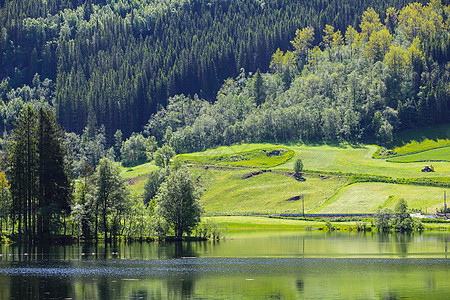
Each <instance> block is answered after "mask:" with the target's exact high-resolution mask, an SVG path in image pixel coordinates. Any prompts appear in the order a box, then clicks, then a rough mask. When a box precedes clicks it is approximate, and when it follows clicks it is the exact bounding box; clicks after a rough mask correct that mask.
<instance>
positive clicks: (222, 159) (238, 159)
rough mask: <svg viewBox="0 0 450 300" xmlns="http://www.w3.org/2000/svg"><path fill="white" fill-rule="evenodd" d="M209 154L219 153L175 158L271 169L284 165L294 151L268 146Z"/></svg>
mask: <svg viewBox="0 0 450 300" xmlns="http://www.w3.org/2000/svg"><path fill="white" fill-rule="evenodd" d="M211 153H220V152H218V151H216V152H212V151H207V152H200V153H191V154H182V155H179V156H178V157H177V158H178V159H180V160H182V161H183V162H185V163H190V164H203V165H220V166H241V167H255V168H271V167H275V166H277V165H280V164H284V163H286V162H287V161H288V160H290V159H291V158H292V157H293V155H294V151H292V150H291V149H289V148H286V147H281V146H268V147H263V148H257V149H251V150H246V151H240V152H232V153H224V154H213V155H211Z"/></svg>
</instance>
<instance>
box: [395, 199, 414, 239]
mask: <svg viewBox="0 0 450 300" xmlns="http://www.w3.org/2000/svg"><path fill="white" fill-rule="evenodd" d="M392 225H393V226H394V230H395V231H396V232H411V231H412V230H413V229H414V228H413V225H414V223H413V220H412V218H411V216H410V215H409V213H408V204H407V203H406V201H405V200H404V199H400V200H399V201H398V203H397V205H396V206H395V210H394V216H393V219H392Z"/></svg>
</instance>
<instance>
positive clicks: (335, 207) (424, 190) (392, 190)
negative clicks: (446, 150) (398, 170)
mask: <svg viewBox="0 0 450 300" xmlns="http://www.w3.org/2000/svg"><path fill="white" fill-rule="evenodd" d="M445 190H446V189H445V188H439V187H426V186H416V185H403V184H390V183H375V182H367V183H357V184H352V185H349V186H346V187H344V188H342V189H341V190H339V191H338V192H337V193H336V194H335V195H333V197H331V198H330V199H328V200H327V201H326V202H325V203H324V204H323V205H322V206H321V207H319V208H318V209H316V210H315V212H319V213H374V212H376V211H377V208H378V207H379V206H382V207H387V208H390V209H392V210H393V209H394V208H395V205H396V204H397V201H398V200H399V199H401V198H403V199H405V200H406V202H407V203H408V208H410V209H422V210H423V211H425V210H428V212H436V209H437V208H440V207H442V206H443V205H444V204H443V196H444V191H445Z"/></svg>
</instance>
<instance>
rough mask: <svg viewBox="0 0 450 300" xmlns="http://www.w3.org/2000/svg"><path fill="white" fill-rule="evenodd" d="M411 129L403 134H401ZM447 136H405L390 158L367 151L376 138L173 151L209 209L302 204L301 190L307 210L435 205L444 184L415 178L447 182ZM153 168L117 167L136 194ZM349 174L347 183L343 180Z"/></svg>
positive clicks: (243, 210)
mask: <svg viewBox="0 0 450 300" xmlns="http://www.w3.org/2000/svg"><path fill="white" fill-rule="evenodd" d="M438 129H439V128H438ZM441 129H442V128H441ZM438 131H439V130H438ZM411 134H412V133H410V134H409V135H408V134H405V136H404V140H405V141H406V140H408V136H410V135H411ZM439 137H441V136H439ZM409 138H411V136H410V137H409ZM418 140H419V139H418ZM448 142H449V140H447V139H443V140H440V139H437V140H428V139H426V138H424V139H421V140H419V141H413V142H411V140H410V142H409V143H405V144H404V146H401V147H404V148H402V149H403V150H402V151H404V153H407V151H410V150H411V149H413V150H414V151H412V152H415V153H413V154H408V155H402V156H398V157H390V158H388V159H374V158H372V155H373V153H374V152H375V151H376V150H377V146H371V145H361V146H350V145H339V146H330V145H319V146H316V145H288V144H282V145H280V144H278V145H275V144H237V145H233V146H228V147H219V148H216V149H210V150H207V151H203V152H197V153H190V154H183V155H179V156H178V157H177V158H178V159H181V160H183V161H184V162H186V163H188V164H189V165H191V171H192V173H193V175H194V178H195V180H196V182H197V184H198V185H199V187H200V188H201V191H202V194H201V201H202V203H203V206H204V208H205V210H206V213H207V214H208V215H242V214H255V213H281V212H287V211H289V212H294V211H295V212H301V210H302V197H303V199H304V205H305V211H306V212H310V213H312V212H318V213H373V212H375V211H376V210H377V208H378V207H379V206H383V207H389V208H392V209H393V208H394V207H395V204H396V202H397V200H398V199H400V198H403V199H405V200H406V201H407V202H408V205H409V207H410V208H414V209H423V210H425V208H428V211H429V212H434V211H435V210H436V208H440V207H442V206H443V204H442V200H443V194H444V191H445V190H447V193H449V191H448V188H447V189H445V188H442V187H433V186H422V185H420V184H430V183H429V182H428V183H422V182H419V181H420V180H423V181H426V180H434V181H437V182H441V183H443V184H444V185H445V184H447V185H448V184H449V183H450V180H449V178H450V157H449V156H450V147H446V146H445V143H448ZM412 145H415V146H414V147H412ZM443 145H444V146H443ZM433 147H434V148H433ZM399 149H400V148H399ZM407 149H409V150H407ZM274 151H278V152H274ZM410 153H411V152H410ZM274 154H276V155H274ZM297 158H301V159H302V161H303V164H304V170H305V173H304V174H303V177H302V179H301V180H296V179H295V178H294V177H293V176H292V169H293V164H294V161H295V160H296V159H297ZM425 161H433V163H432V164H433V166H434V167H435V172H432V173H423V172H421V169H422V168H423V166H424V165H425V164H430V163H425ZM399 162H402V163H399ZM156 169H157V167H156V166H155V165H154V164H153V163H147V164H144V165H140V166H137V167H134V168H124V170H123V173H122V174H123V176H124V177H125V178H126V180H127V181H129V182H130V184H131V186H132V189H133V190H135V191H136V192H137V193H140V194H142V193H143V187H144V182H145V179H146V178H147V175H148V173H149V172H151V171H152V170H156ZM352 174H364V175H363V176H361V175H358V176H359V177H358V176H357V177H358V178H359V179H358V180H356V183H355V180H351V181H350V179H351V175H352ZM366 175H367V176H366ZM373 176H375V177H376V176H385V178H395V179H397V182H400V183H404V182H405V183H408V182H411V181H413V180H414V181H415V182H416V185H410V184H408V185H407V184H391V183H383V182H360V181H367V180H370V178H373ZM352 178H354V177H352ZM361 178H362V179H361ZM349 182H353V184H350V185H347V184H348V183H349ZM417 183H418V184H419V185H417ZM431 184H433V183H431Z"/></svg>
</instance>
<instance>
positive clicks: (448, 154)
mask: <svg viewBox="0 0 450 300" xmlns="http://www.w3.org/2000/svg"><path fill="white" fill-rule="evenodd" d="M387 161H388V162H396V163H410V162H427V161H431V162H434V161H446V162H450V146H449V147H442V148H437V149H433V150H427V151H423V152H419V153H415V154H409V155H402V156H396V157H393V158H390V159H387Z"/></svg>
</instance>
